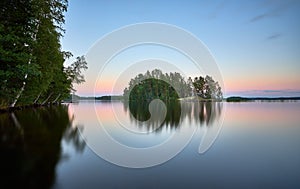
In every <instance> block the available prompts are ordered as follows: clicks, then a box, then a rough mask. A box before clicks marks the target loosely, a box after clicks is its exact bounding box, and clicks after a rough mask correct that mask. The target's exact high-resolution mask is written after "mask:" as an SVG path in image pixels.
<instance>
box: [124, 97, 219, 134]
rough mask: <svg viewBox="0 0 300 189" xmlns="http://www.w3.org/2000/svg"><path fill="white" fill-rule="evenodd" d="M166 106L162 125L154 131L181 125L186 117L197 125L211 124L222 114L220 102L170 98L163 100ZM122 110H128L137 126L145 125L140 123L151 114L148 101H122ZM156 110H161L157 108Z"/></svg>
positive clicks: (149, 124)
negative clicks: (169, 99)
mask: <svg viewBox="0 0 300 189" xmlns="http://www.w3.org/2000/svg"><path fill="white" fill-rule="evenodd" d="M164 103H165V105H166V107H167V114H166V117H165V120H164V122H163V123H162V124H161V125H162V127H160V129H157V130H156V131H159V130H161V129H162V128H163V127H172V128H177V127H179V126H180V125H181V123H182V121H183V120H184V119H187V120H188V122H189V123H191V122H192V121H195V122H196V124H199V126H211V125H213V124H214V122H215V121H216V120H218V119H219V118H220V116H221V114H222V109H223V106H222V102H209V101H207V102H206V101H203V102H202V101H199V102H198V101H179V100H172V101H166V102H164ZM123 105H124V110H125V111H126V112H127V111H128V109H129V111H130V114H129V115H130V119H131V121H133V122H135V123H137V124H138V125H139V126H145V125H144V124H141V122H142V121H146V120H149V118H150V117H151V114H150V112H149V108H148V106H149V102H147V101H144V102H135V101H129V102H124V103H123ZM157 111H158V112H159V111H161V110H159V109H157ZM153 125H155V123H153V122H148V125H146V126H147V127H148V128H149V130H150V129H152V126H153Z"/></svg>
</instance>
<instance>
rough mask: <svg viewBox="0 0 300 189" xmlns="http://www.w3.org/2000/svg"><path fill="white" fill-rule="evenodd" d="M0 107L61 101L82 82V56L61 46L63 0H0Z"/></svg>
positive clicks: (63, 19)
mask: <svg viewBox="0 0 300 189" xmlns="http://www.w3.org/2000/svg"><path fill="white" fill-rule="evenodd" d="M0 7H1V11H0V109H5V108H14V107H22V106H27V105H34V104H38V105H44V104H49V103H56V102H60V101H61V100H63V99H65V98H66V97H68V96H69V95H70V93H71V92H72V91H73V90H74V89H73V84H74V83H82V82H84V77H83V75H82V73H81V72H82V70H85V69H87V62H86V60H85V58H84V56H79V57H77V58H76V61H75V62H74V63H73V64H71V65H70V66H68V67H65V66H64V62H65V60H66V59H68V58H70V57H72V53H71V52H65V51H62V49H61V44H60V39H61V38H62V37H63V35H64V33H65V30H64V28H63V25H64V23H65V17H64V13H65V12H66V11H67V7H68V1H67V0H1V1H0Z"/></svg>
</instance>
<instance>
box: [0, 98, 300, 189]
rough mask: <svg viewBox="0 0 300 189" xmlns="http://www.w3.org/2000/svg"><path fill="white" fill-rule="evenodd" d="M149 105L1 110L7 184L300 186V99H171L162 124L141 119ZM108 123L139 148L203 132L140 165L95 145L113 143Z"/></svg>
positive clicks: (84, 104) (119, 138) (115, 134)
mask: <svg viewBox="0 0 300 189" xmlns="http://www.w3.org/2000/svg"><path fill="white" fill-rule="evenodd" d="M145 109H146V110H147V108H145V105H143V104H139V105H137V104H133V105H129V106H127V105H124V104H123V103H122V102H112V103H104V102H97V103H95V105H94V104H93V103H91V102H80V103H79V104H72V105H70V106H53V107H49V108H39V109H35V110H24V111H17V112H15V113H11V114H0V124H1V127H0V137H1V138H0V139H1V141H0V153H1V155H0V157H1V169H0V170H1V184H2V185H4V186H6V187H9V188H13V187H18V188H20V187H26V188H300V116H299V115H300V102H243V103H200V104H194V103H192V102H185V103H179V104H176V103H175V104H169V105H167V109H168V112H167V114H166V118H165V120H164V123H163V125H162V126H161V127H156V125H157V124H156V122H155V120H154V121H150V122H147V124H143V123H142V122H139V121H138V120H147V119H148V118H149V117H150V114H149V112H148V111H145ZM130 112H131V113H132V114H130ZM157 112H158V113H159V110H157ZM137 119H138V120H137ZM222 121H223V124H222V128H221V127H220V125H221V124H220V123H222ZM100 123H101V124H102V125H104V127H105V130H106V132H107V133H109V135H110V136H111V137H112V138H113V139H114V140H116V141H118V142H119V143H121V144H124V145H127V146H131V147H134V148H145V147H151V146H155V145H159V144H162V143H163V142H164V141H166V140H168V138H169V137H172V136H173V135H174V134H176V133H188V132H190V131H191V130H193V131H195V133H194V135H193V136H192V138H191V141H190V142H189V143H187V144H186V146H183V147H184V148H183V149H182V151H181V152H180V153H179V154H177V155H176V156H175V157H174V158H172V159H171V160H169V161H167V162H165V163H163V164H160V165H158V166H154V167H150V168H141V169H133V168H125V167H120V166H117V165H115V164H112V163H110V162H107V161H106V160H103V159H102V158H100V157H99V156H98V155H97V154H96V153H95V150H92V149H91V148H90V147H91V146H93V145H91V144H90V143H91V142H96V143H97V142H98V144H96V145H98V147H99V148H103V147H104V146H105V144H103V143H101V141H102V140H101V139H99V136H101V133H100V134H99V129H98V128H99V125H100ZM120 125H121V126H120ZM122 125H123V126H122ZM219 130H220V132H219V135H218V136H217V138H216V140H215V141H214V142H213V144H212V146H210V148H209V149H208V150H207V151H206V152H205V153H204V154H199V153H198V151H199V145H200V143H201V140H202V139H203V137H205V136H206V137H207V136H208V140H210V139H214V137H210V136H209V135H205V134H204V133H206V132H207V133H209V132H211V131H214V132H216V131H219ZM139 132H140V134H137V133H139ZM141 133H142V134H141ZM83 138H84V139H83ZM86 141H87V143H86ZM178 141H179V142H178V143H180V140H178ZM212 141H213V140H212ZM172 145H173V147H176V146H177V145H178V144H172ZM180 145H181V144H180ZM127 155H128V154H127ZM125 156H126V153H123V154H120V157H121V158H125ZM159 156H160V154H159V153H156V154H152V156H151V157H149V158H155V157H159ZM1 188H2V187H1Z"/></svg>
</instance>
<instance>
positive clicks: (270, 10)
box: [249, 0, 298, 23]
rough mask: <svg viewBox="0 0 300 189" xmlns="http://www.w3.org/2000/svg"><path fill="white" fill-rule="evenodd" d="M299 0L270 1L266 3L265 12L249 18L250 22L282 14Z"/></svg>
mask: <svg viewBox="0 0 300 189" xmlns="http://www.w3.org/2000/svg"><path fill="white" fill-rule="evenodd" d="M296 3H298V2H297V1H294V0H291V1H275V0H273V1H269V2H268V3H267V4H265V6H264V7H265V9H266V10H265V12H264V13H261V14H258V15H256V16H254V17H253V18H251V19H250V20H249V22H250V23H253V22H257V21H260V20H263V19H265V18H271V17H275V16H280V15H282V14H283V13H284V12H286V11H287V10H288V9H289V8H291V7H293V6H294V5H295V4H296Z"/></svg>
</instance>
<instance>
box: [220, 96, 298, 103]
mask: <svg viewBox="0 0 300 189" xmlns="http://www.w3.org/2000/svg"><path fill="white" fill-rule="evenodd" d="M224 100H225V101H226V102H248V101H287V100H300V97H240V96H232V97H228V98H225V99H224Z"/></svg>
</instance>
